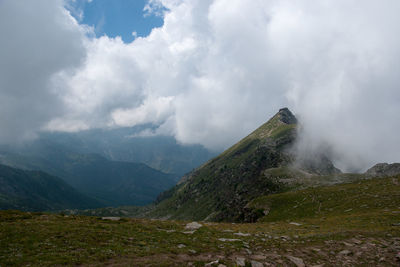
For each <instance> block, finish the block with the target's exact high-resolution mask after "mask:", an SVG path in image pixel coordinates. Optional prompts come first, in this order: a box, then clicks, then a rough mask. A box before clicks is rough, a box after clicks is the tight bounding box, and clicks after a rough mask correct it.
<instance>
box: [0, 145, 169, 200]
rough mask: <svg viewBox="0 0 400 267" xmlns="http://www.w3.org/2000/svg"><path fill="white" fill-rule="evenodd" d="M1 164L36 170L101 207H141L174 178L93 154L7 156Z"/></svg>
mask: <svg viewBox="0 0 400 267" xmlns="http://www.w3.org/2000/svg"><path fill="white" fill-rule="evenodd" d="M3 162H5V163H7V164H9V165H12V166H16V167H18V168H24V169H40V170H43V171H45V172H48V173H50V174H52V175H55V176H58V177H60V178H62V179H63V180H64V181H65V182H67V183H68V184H70V185H72V186H73V187H75V188H76V189H78V190H79V191H81V192H83V193H85V194H86V195H88V196H90V197H93V198H95V199H97V200H98V201H99V202H101V203H102V206H121V205H144V204H148V203H151V202H152V201H154V199H156V197H157V195H158V194H159V193H160V192H162V191H164V190H166V189H168V188H170V187H171V186H173V185H174V184H175V182H176V176H175V175H172V174H165V173H163V172H160V171H157V170H155V169H152V168H150V167H148V166H147V165H145V164H142V163H132V162H119V161H110V160H107V159H106V158H104V157H102V156H99V155H96V154H77V153H72V152H65V151H58V150H50V149H49V150H43V154H42V155H40V156H39V155H34V156H25V155H21V154H7V155H6V156H5V159H3Z"/></svg>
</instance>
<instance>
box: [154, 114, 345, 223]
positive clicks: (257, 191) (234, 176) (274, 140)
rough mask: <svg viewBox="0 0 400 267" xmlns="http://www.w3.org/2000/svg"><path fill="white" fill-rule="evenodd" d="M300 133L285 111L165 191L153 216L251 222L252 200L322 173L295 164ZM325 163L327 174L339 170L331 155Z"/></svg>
mask: <svg viewBox="0 0 400 267" xmlns="http://www.w3.org/2000/svg"><path fill="white" fill-rule="evenodd" d="M296 136H297V119H296V117H295V116H294V115H293V114H292V112H290V110H289V109H288V108H282V109H280V110H279V112H278V113H277V114H276V115H275V116H273V117H272V118H271V119H270V120H269V121H268V122H266V123H265V124H263V125H261V126H260V127H259V128H258V129H256V130H255V131H254V132H252V133H251V134H249V135H248V136H247V137H245V138H243V139H242V140H241V141H239V142H238V143H237V144H235V145H233V146H232V147H231V148H229V149H227V150H226V151H224V152H223V153H222V154H221V155H219V156H217V157H216V158H214V159H212V160H210V161H209V162H207V163H206V164H204V165H203V166H201V167H199V168H198V169H196V170H194V171H192V172H191V173H189V174H187V175H185V176H184V177H183V178H182V179H181V181H180V182H179V183H178V185H177V186H175V187H174V188H173V189H171V190H169V191H167V192H164V193H162V194H161V195H160V196H159V198H158V203H157V205H156V207H155V209H154V210H153V211H152V212H150V214H149V216H150V217H156V218H170V219H190V220H211V221H251V220H252V218H251V216H250V217H248V216H249V215H248V213H247V212H246V205H247V203H248V202H249V201H250V200H252V199H254V198H255V197H258V196H261V195H268V194H273V193H279V192H283V191H287V190H289V189H291V188H292V187H293V185H294V184H298V183H299V181H297V180H296V179H297V178H296V177H303V176H304V175H313V174H320V173H321V172H322V171H321V168H318V166H315V165H312V164H310V163H309V162H307V161H304V162H302V163H301V164H300V165H299V164H297V166H296V168H295V167H294V165H295V164H294V162H295V155H294V153H293V150H292V149H291V148H292V146H293V145H294V143H295V140H296ZM320 162H322V163H323V170H324V173H328V174H329V173H330V172H332V173H336V172H338V170H337V169H336V168H334V166H333V164H332V163H331V162H330V161H329V160H328V159H326V158H325V159H324V160H323V161H320ZM326 166H328V167H326ZM288 181H290V182H288Z"/></svg>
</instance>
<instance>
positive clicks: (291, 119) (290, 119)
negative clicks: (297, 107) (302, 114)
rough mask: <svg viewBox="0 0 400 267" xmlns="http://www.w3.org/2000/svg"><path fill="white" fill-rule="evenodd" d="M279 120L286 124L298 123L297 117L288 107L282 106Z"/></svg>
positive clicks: (278, 114)
mask: <svg viewBox="0 0 400 267" xmlns="http://www.w3.org/2000/svg"><path fill="white" fill-rule="evenodd" d="M277 116H279V120H280V121H281V122H283V123H286V124H296V123H297V119H296V117H295V116H294V115H293V113H292V112H291V111H290V110H289V109H288V108H281V109H280V110H279V112H278V113H277Z"/></svg>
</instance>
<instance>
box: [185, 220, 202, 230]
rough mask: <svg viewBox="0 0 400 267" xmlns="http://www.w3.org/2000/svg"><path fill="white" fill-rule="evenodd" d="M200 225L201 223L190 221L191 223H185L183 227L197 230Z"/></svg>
mask: <svg viewBox="0 0 400 267" xmlns="http://www.w3.org/2000/svg"><path fill="white" fill-rule="evenodd" d="M202 226H203V225H201V224H200V223H198V222H191V223H188V224H186V226H185V229H186V230H197V229H199V228H200V227H202Z"/></svg>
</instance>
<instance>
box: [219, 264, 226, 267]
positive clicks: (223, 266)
mask: <svg viewBox="0 0 400 267" xmlns="http://www.w3.org/2000/svg"><path fill="white" fill-rule="evenodd" d="M218 267H226V265H225V264H218Z"/></svg>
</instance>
